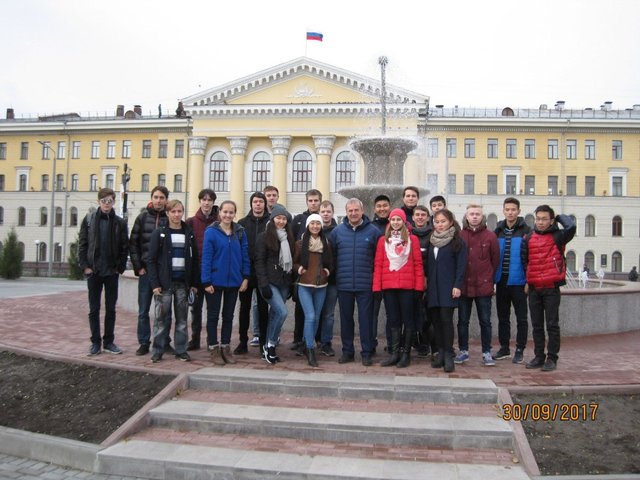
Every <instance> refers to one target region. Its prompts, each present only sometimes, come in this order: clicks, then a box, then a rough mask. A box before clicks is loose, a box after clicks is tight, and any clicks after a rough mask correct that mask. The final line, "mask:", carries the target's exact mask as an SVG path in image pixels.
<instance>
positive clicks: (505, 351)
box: [493, 347, 511, 360]
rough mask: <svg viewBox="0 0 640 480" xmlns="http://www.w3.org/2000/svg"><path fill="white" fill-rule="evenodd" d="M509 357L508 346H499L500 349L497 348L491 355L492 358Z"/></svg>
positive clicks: (501, 358)
mask: <svg viewBox="0 0 640 480" xmlns="http://www.w3.org/2000/svg"><path fill="white" fill-rule="evenodd" d="M510 357H511V350H509V347H500V350H498V351H497V352H496V353H495V354H494V355H493V359H494V360H503V359H505V358H510Z"/></svg>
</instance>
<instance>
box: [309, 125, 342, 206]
mask: <svg viewBox="0 0 640 480" xmlns="http://www.w3.org/2000/svg"><path fill="white" fill-rule="evenodd" d="M313 141H314V142H315V145H316V158H317V170H316V188H317V189H318V190H320V191H321V192H322V198H324V199H325V200H329V195H330V194H331V153H332V152H333V145H334V143H335V141H336V137H335V136H333V135H322V136H320V135H314V136H313Z"/></svg>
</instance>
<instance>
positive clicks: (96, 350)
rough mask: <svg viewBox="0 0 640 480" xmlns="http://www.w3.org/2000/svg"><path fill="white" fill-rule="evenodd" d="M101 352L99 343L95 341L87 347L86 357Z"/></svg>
mask: <svg viewBox="0 0 640 480" xmlns="http://www.w3.org/2000/svg"><path fill="white" fill-rule="evenodd" d="M100 352H101V350H100V345H99V344H97V343H94V344H92V345H91V348H90V349H89V352H88V353H87V357H92V356H94V355H99V354H100Z"/></svg>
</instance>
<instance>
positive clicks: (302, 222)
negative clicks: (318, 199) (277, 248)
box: [291, 210, 317, 241]
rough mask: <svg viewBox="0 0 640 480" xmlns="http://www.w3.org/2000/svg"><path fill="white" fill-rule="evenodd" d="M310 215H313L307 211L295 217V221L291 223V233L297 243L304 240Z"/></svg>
mask: <svg viewBox="0 0 640 480" xmlns="http://www.w3.org/2000/svg"><path fill="white" fill-rule="evenodd" d="M316 213H317V212H316ZM309 215H311V212H310V211H309V210H306V211H304V212H302V213H299V214H298V215H296V216H295V217H293V221H292V222H291V232H292V233H293V238H294V239H295V240H296V241H297V240H300V239H301V238H302V234H303V233H304V231H305V230H306V229H307V218H309Z"/></svg>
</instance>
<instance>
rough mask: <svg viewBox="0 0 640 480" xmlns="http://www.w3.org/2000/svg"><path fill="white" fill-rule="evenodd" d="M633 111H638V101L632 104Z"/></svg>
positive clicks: (639, 104)
mask: <svg viewBox="0 0 640 480" xmlns="http://www.w3.org/2000/svg"><path fill="white" fill-rule="evenodd" d="M633 111H634V112H638V111H640V103H635V104H634V105H633Z"/></svg>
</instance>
